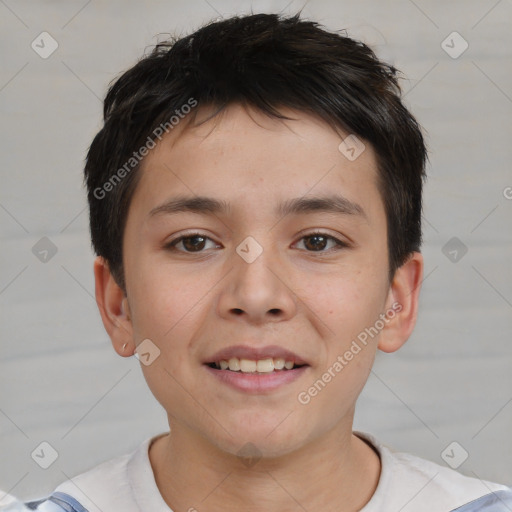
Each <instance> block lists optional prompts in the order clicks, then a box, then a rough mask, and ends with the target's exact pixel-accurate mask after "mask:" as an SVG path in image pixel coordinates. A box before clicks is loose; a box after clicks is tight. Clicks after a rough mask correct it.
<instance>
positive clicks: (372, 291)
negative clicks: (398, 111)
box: [95, 105, 422, 456]
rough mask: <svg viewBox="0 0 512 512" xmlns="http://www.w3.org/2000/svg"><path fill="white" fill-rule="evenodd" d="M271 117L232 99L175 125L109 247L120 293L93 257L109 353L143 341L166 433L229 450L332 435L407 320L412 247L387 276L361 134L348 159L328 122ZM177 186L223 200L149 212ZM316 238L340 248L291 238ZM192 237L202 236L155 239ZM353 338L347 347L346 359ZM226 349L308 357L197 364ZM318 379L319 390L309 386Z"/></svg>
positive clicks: (381, 217) (255, 355)
mask: <svg viewBox="0 0 512 512" xmlns="http://www.w3.org/2000/svg"><path fill="white" fill-rule="evenodd" d="M282 112H283V113H285V114H287V115H290V116H291V117H295V118H297V120H294V121H285V122H282V121H279V120H276V119H270V118H269V117H267V116H266V115H264V114H262V113H260V112H257V111H254V110H250V111H249V112H248V111H247V110H245V109H243V108H242V107H241V106H238V105H233V106H230V107H228V108H227V109H226V110H225V111H224V112H222V113H221V114H219V116H217V117H215V118H214V119H212V120H209V121H208V122H206V123H205V124H203V125H201V126H199V127H189V128H187V130H185V131H183V133H180V132H179V130H180V127H179V126H178V127H176V128H175V129H174V130H173V132H171V133H170V134H169V135H167V136H166V137H165V138H164V139H163V140H162V142H161V143H159V144H158V145H157V147H156V148H155V149H153V150H152V151H151V152H150V154H149V155H148V156H147V157H146V160H145V163H144V166H143V169H141V172H142V175H141V180H140V182H139V183H138V185H137V188H136V191H135V193H134V196H133V199H132V201H131V205H130V209H129V213H128V218H127V224H126V229H125V233H124V241H123V255H124V270H125V278H126V286H127V297H128V299H127V301H124V300H123V295H122V292H121V290H120V289H119V288H118V287H117V285H116V284H115V282H114V280H113V279H112V277H111V276H110V274H109V272H108V268H107V267H106V266H105V265H104V264H103V261H102V260H101V258H98V259H97V261H96V264H95V273H96V293H97V299H98V303H99V305H100V311H101V314H102V316H103V320H104V323H105V327H106V328H107V330H108V332H109V334H110V336H111V338H112V342H113V344H114V347H115V349H116V350H117V351H118V352H119V354H121V355H131V354H132V353H133V350H134V348H135V346H136V345H139V344H140V343H141V342H142V341H143V340H147V339H149V340H151V343H152V344H154V345H155V346H156V347H158V349H159V351H160V354H159V355H158V357H156V359H154V361H153V362H151V364H149V365H147V366H146V365H144V364H143V365H142V369H143V372H144V376H145V378H146V380H147V382H148V385H149V386H150V388H151V391H152V392H153V394H154V395H155V397H156V398H157V399H158V400H159V402H160V403H161V404H162V405H163V407H164V408H165V409H166V411H167V412H168V415H169V420H170V422H171V427H172V429H173V431H174V429H175V431H176V432H178V433H179V432H187V433H188V435H192V436H197V439H201V441H202V442H206V443H208V444H209V445H211V446H214V447H217V448H220V449H221V450H223V451H226V452H229V453H233V454H236V453H237V452H238V451H239V450H240V449H241V448H242V447H243V446H244V445H245V444H246V443H247V442H250V443H252V444H253V445H255V446H256V447H257V449H258V451H259V453H260V454H261V455H263V456H265V455H274V456H275V455H283V454H286V453H289V452H291V451H293V450H298V449H299V448H301V447H303V446H305V445H306V444H307V443H308V442H314V441H316V440H319V439H321V438H322V437H325V436H326V435H328V434H332V433H333V432H334V433H335V434H336V436H337V437H340V436H342V437H343V436H345V438H347V436H349V435H350V433H351V428H352V418H353V413H354V407H355V402H356V399H357V397H358V395H359V393H360V392H361V389H362V388H363V386H364V384H365V382H366V379H367V377H368V374H369V372H370V369H371V366H372V363H373V360H374V356H375V352H376V349H377V347H379V348H380V349H382V350H384V351H387V352H391V351H394V350H396V349H398V348H399V347H400V346H401V345H402V344H403V343H404V342H405V341H406V339H407V338H408V336H409V334H410V332H411V331H412V328H413V326H414V322H415V318H416V307H417V298H418V292H419V283H420V281H421V273H422V260H421V255H419V254H417V253H415V254H414V255H413V256H412V258H411V259H410V260H409V261H408V263H406V264H405V265H404V266H402V267H401V268H400V269H399V270H398V271H397V273H396V275H395V278H394V280H393V282H392V283H391V284H390V283H389V281H388V269H389V267H388V265H389V260H388V248H387V227H386V216H385V211H384V205H383V201H382V198H381V196H380V193H379V190H378V188H377V164H376V158H375V154H374V151H373V150H372V147H371V146H370V145H369V144H368V143H367V144H366V147H365V150H364V151H363V152H362V153H361V154H360V156H359V157H358V158H356V159H355V160H353V161H351V160H350V159H349V158H347V156H345V155H344V154H343V153H342V152H341V151H340V150H339V149H338V146H339V145H340V142H341V140H342V138H341V137H340V135H338V134H337V133H335V132H334V131H333V130H331V129H330V128H329V127H328V126H327V125H326V124H324V123H323V122H321V121H319V120H317V119H316V118H313V117H311V116H309V115H307V114H304V113H302V112H292V111H288V110H282ZM249 114H250V115H249ZM202 116H204V117H206V113H205V112H203V113H201V111H200V112H199V115H198V117H199V118H201V117H202ZM178 135H179V137H178ZM346 135H348V134H345V136H346ZM178 196H179V197H180V198H183V197H186V198H190V199H194V198H197V197H198V196H201V197H208V198H212V199H214V200H216V201H219V202H222V203H226V204H227V205H229V207H228V209H227V210H225V211H215V213H212V212H211V211H203V212H202V213H200V212H193V211H181V212H174V213H169V212H166V210H165V209H160V211H159V212H158V213H154V214H151V212H152V211H154V210H155V209H156V208H158V207H159V206H161V205H163V204H165V203H166V202H168V201H172V200H173V199H176V198H177V197H178ZM335 196H336V197H339V198H344V199H342V200H341V201H340V202H339V203H338V207H339V211H333V210H332V209H331V210H330V211H324V210H322V209H320V210H312V211H308V210H306V211H299V212H289V213H287V214H283V212H282V211H281V212H280V211H279V210H278V207H279V205H282V204H285V203H288V204H289V203H290V202H291V201H295V200H298V199H302V200H309V199H312V198H333V197H335ZM315 232H321V233H322V234H323V235H324V236H325V237H334V238H336V239H338V240H339V241H340V242H342V243H343V244H345V245H343V246H340V247H338V246H337V245H336V243H335V241H334V240H332V239H330V238H327V239H322V238H319V239H318V238H317V239H315V238H314V237H312V238H311V237H310V238H304V237H306V236H307V235H310V236H311V235H312V234H313V233H315ZM194 233H199V234H200V236H202V237H207V238H206V240H203V239H197V238H196V239H194V238H191V239H189V240H185V241H184V242H183V243H178V245H177V246H176V247H175V249H174V250H171V249H170V248H165V246H166V244H170V243H171V242H172V241H173V240H176V239H178V238H179V237H181V236H185V235H187V236H191V235H193V234H194ZM248 237H250V238H249V241H247V238H248ZM187 249H188V251H189V252H186V251H187ZM194 249H196V250H197V252H192V251H194ZM259 251H261V253H259ZM122 303H123V305H124V309H123V308H121V304H122ZM393 304H395V307H394V308H393ZM397 304H398V306H397ZM391 310H393V311H392V312H390V311H391ZM379 319H380V322H379ZM382 325H383V326H382ZM370 328H373V330H371V329H370ZM365 329H370V331H366V333H367V339H366V345H365V344H364V343H363V342H362V341H361V340H362V339H363V338H364V336H362V337H361V336H360V338H359V340H358V335H361V333H362V332H365ZM376 330H377V331H378V334H375V331H376ZM368 332H372V336H370V335H368ZM354 340H358V341H357V342H356V345H354V343H353V341H354ZM124 343H128V349H127V350H125V351H123V350H122V345H123V344H124ZM145 343H146V344H147V343H148V342H147V341H146V342H145ZM148 346H149V347H153V345H148ZM232 347H235V348H234V350H235V352H233V353H231V354H225V355H224V356H223V357H220V356H219V357H217V356H215V354H216V353H218V352H219V351H221V350H224V349H229V348H232ZM236 347H238V348H236ZM268 347H271V348H268ZM356 347H359V350H357V348H356ZM244 348H245V349H246V352H240V350H243V349H244ZM351 348H352V351H351V352H352V356H353V357H350V356H348V357H346V356H345V354H346V353H347V351H350V350H351ZM153 350H154V348H152V349H151V350H150V352H151V353H152V354H156V353H157V351H155V352H152V351H153ZM281 350H282V351H288V352H287V354H286V355H284V354H281V353H280V351H281ZM290 353H291V354H294V355H291V354H290ZM237 354H239V355H241V356H244V358H247V359H249V360H255V359H256V360H263V359H268V358H269V357H272V356H274V357H278V356H282V357H283V358H284V359H285V360H294V359H296V360H297V362H301V363H305V364H306V366H303V367H302V368H300V369H293V370H286V369H283V370H274V372H273V373H263V374H261V375H259V374H258V375H256V374H251V375H248V374H242V373H241V372H231V371H230V370H217V369H213V368H210V367H209V366H208V365H207V363H211V362H213V361H214V360H215V359H221V358H222V359H228V357H229V355H232V356H236V355H237ZM339 356H341V359H340V358H339ZM153 357H154V355H151V356H150V358H151V359H152V358H153ZM274 361H275V359H274ZM336 362H338V364H336ZM261 364H262V366H261V368H263V367H266V365H267V364H268V361H267V362H266V363H261ZM340 365H341V366H340ZM286 372H289V373H286ZM326 374H328V375H330V378H329V377H325V375H326ZM258 379H259V382H260V384H259V385H258ZM279 379H282V380H283V382H281V381H280V380H279ZM319 379H320V380H322V379H323V380H322V381H323V383H324V384H325V385H323V386H321V385H319V384H317V391H316V393H315V391H314V390H313V391H311V387H312V386H313V385H314V384H315V381H318V380H319ZM177 435H179V434H177Z"/></svg>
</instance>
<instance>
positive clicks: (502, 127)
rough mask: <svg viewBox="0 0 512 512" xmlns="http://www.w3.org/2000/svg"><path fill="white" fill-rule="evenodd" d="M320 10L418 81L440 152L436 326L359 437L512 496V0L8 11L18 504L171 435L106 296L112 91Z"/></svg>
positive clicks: (8, 245)
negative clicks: (94, 164)
mask: <svg viewBox="0 0 512 512" xmlns="http://www.w3.org/2000/svg"><path fill="white" fill-rule="evenodd" d="M304 5H305V7H304V10H303V16H305V17H308V18H311V19H314V20H317V21H319V22H321V23H322V24H324V25H326V26H327V27H328V28H331V29H336V30H338V29H344V28H345V29H347V30H348V33H349V35H351V36H353V37H356V38H360V39H362V40H363V41H365V42H367V43H369V44H370V45H372V46H373V47H374V49H375V50H376V52H377V53H378V55H379V56H380V57H382V58H384V59H385V60H388V61H389V62H392V63H394V64H395V65H396V66H397V67H398V68H399V69H401V70H402V71H403V72H404V74H405V76H406V77H407V79H406V80H404V81H403V84H402V85H403V88H404V93H405V102H406V104H407V105H408V106H409V107H410V108H411V109H412V111H413V112H414V114H415V115H416V116H417V118H418V120H419V121H420V123H421V124H422V125H423V126H424V128H425V129H426V131H427V132H428V143H429V147H430V149H431V153H430V165H429V169H428V172H429V181H428V184H427V186H426V191H425V228H424V229H425V244H424V250H423V252H424V256H425V261H426V268H425V280H424V283H423V290H422V295H421V303H420V307H421V313H420V316H419V321H418V325H417V328H416V330H415V332H414V334H413V336H412V337H411V339H410V340H409V341H408V343H407V344H406V345H405V346H404V347H403V348H402V349H401V350H400V351H399V352H397V353H394V354H384V353H379V354H378V357H377V361H376V365H375V367H374V371H373V373H372V374H371V376H370V379H369V381H368V384H367V386H366V388H365V390H364V392H363V394H362V396H361V398H360V401H359V405H358V409H357V413H356V421H355V428H356V429H359V430H364V431H368V432H371V433H373V434H374V435H375V436H376V437H377V438H378V439H379V440H381V441H382V442H384V443H386V444H388V445H389V446H392V447H394V448H395V449H398V450H403V451H407V452H411V453H413V454H416V455H419V456H421V457H424V458H427V459H430V460H433V461H435V462H437V463H439V464H443V465H444V464H445V462H444V460H443V458H442V457H441V453H442V452H443V450H444V449H445V448H446V447H447V446H448V445H449V444H450V443H451V442H453V441H457V442H458V443H459V444H460V446H461V447H463V449H465V450H466V451H467V452H468V453H469V457H468V459H467V460H466V461H465V462H464V463H463V464H462V465H461V466H460V467H459V471H461V472H462V473H464V474H467V475H470V476H477V477H480V478H482V479H487V480H493V481H499V482H501V483H506V484H508V485H512V464H510V461H511V460H512V438H511V436H510V432H512V428H511V427H512V403H511V402H512V372H511V364H510V363H511V360H512V340H511V333H512V275H511V264H510V259H511V256H512V250H511V249H512V230H511V229H510V226H511V219H512V200H510V199H507V197H506V196H507V195H508V197H512V189H510V188H507V187H512V174H511V171H510V169H511V166H510V165H511V162H512V153H511V147H512V144H511V142H510V137H511V135H512V130H511V121H510V120H511V119H512V85H511V78H512V66H511V65H510V64H511V48H512V30H511V28H512V26H511V21H512V2H511V1H505V0H502V1H496V0H489V1H487V0H482V1H453V2H446V1H441V0H439V1H437V0H430V1H420V0H417V1H416V2H413V1H410V0H403V1H392V2H377V1H343V2H340V1H328V0H316V1H315V0H310V1H309V2H307V3H305V2H304V1H303V2H295V1H292V2H290V3H288V2H286V1H256V0H254V1H252V3H251V2H250V1H249V0H247V1H239V2H234V1H227V0H208V1H205V0H190V1H187V2H176V1H169V0H168V1H153V0H152V1H146V2H140V1H139V2H136V1H120V0H117V1H110V2H107V1H100V0H96V1H95V0H92V1H89V2H87V1H86V0H77V1H66V2H64V1H41V2H36V1H16V2H15V1H14V0H0V40H1V45H2V46H1V59H2V65H1V69H0V111H1V126H0V140H1V145H2V162H1V173H2V175H1V192H0V223H1V227H2V250H1V251H0V268H1V276H0V304H1V312H0V315H1V316H0V329H1V363H0V386H1V387H0V432H1V437H0V466H1V468H0V489H2V490H4V491H9V492H10V493H11V494H15V495H17V496H19V497H21V498H24V499H29V498H33V497H37V496H41V495H45V494H46V493H49V492H50V491H51V490H53V488H54V487H55V486H56V485H57V484H58V483H60V482H61V481H63V480H65V479H66V478H67V477H69V476H73V475H75V474H77V473H78V472H81V471H84V470H86V469H88V468H89V467H92V466H93V465H96V464H98V463H99V462H101V461H103V460H106V459H108V458H111V457H113V456H116V455H119V454H123V453H126V452H127V451H129V450H132V449H134V448H135V447H136V446H137V445H138V444H139V443H140V442H141V441H142V440H143V439H145V438H146V437H149V436H151V435H154V434H156V433H159V432H163V431H165V430H166V429H167V423H166V417H165V415H164V412H163V410H161V408H160V406H159V405H158V404H157V402H156V400H155V399H154V398H153V397H152V395H151V394H150V392H149V390H148V389H147V387H146V384H145V382H144V380H143V377H142V373H141V371H140V368H139V366H138V365H139V363H138V361H137V359H135V358H131V359H124V358H121V357H119V356H117V355H116V354H115V352H114V351H113V349H112V348H111V345H110V340H109V338H108V336H107V334H106V332H105V331H104V329H103V325H102V323H101V320H100V316H99V313H98V311H97V306H96V303H95V300H94V281H93V271H92V263H93V254H92V251H91V249H90V243H89V238H88V224H87V222H88V216H87V209H86V197H85V190H84V189H83V188H82V174H81V173H82V165H83V159H84V157H85V153H86V150H87V148H88V145H89V144H90V142H91V141H92V138H93V136H94V134H95V133H96V132H97V130H98V129H99V128H100V121H101V108H102V105H101V98H102V97H103V95H104V94H105V92H106V87H107V84H108V82H109V81H110V80H112V79H113V78H114V77H116V76H117V75H118V74H119V73H120V72H121V71H123V70H125V69H126V68H128V67H129V66H131V65H132V64H134V63H135V61H136V60H137V59H138V58H139V57H140V56H141V55H142V54H143V52H144V50H145V49H147V50H148V51H149V49H150V46H151V45H153V44H155V43H156V42H157V38H156V37H155V35H156V34H164V35H163V36H159V39H163V38H164V37H166V36H165V34H166V33H167V34H168V33H178V34H180V33H181V34H185V33H187V32H188V31H190V30H191V29H195V28H198V27H199V26H200V25H201V24H202V23H203V22H205V21H207V20H209V19H211V18H212V17H219V16H227V15H230V14H234V13H243V12H250V10H251V7H252V10H253V11H254V12H265V11H266V12H271V11H280V10H284V11H285V12H287V13H295V12H297V11H298V10H299V9H300V8H301V7H302V6H304ZM43 31H47V32H49V33H50V34H51V35H52V37H53V38H55V40H56V41H57V42H58V45H59V46H58V48H57V50H56V51H55V52H54V53H53V54H52V55H51V56H50V57H48V58H47V59H43V58H41V57H40V56H39V55H38V54H37V53H36V52H35V51H34V50H33V49H32V48H31V42H32V41H33V40H35V39H36V38H37V37H38V36H39V34H40V33H41V32H43ZM453 31H457V32H458V33H459V34H460V35H461V36H462V37H463V38H464V40H466V41H467V42H468V44H469V47H468V49H467V50H466V51H465V52H464V53H463V54H462V55H460V56H459V57H458V58H452V57H451V56H449V55H448V54H447V53H446V52H445V50H444V49H443V47H442V46H441V44H442V42H443V40H445V39H446V38H447V36H448V35H449V34H451V33H452V32H453ZM38 40H39V39H38ZM452 41H453V42H452ZM461 43H462V40H460V39H458V36H455V39H453V36H452V37H451V38H449V39H448V40H447V43H445V44H448V45H450V46H453V48H452V49H451V50H450V51H452V53H453V52H455V51H458V50H460V49H461V48H462V46H461ZM43 237H48V238H49V239H50V240H51V242H52V243H53V244H54V245H55V247H56V249H57V252H56V254H55V255H53V256H52V255H51V252H50V253H49V254H48V256H47V261H46V262H43V261H40V259H39V258H38V257H36V254H34V252H36V253H37V251H34V252H33V247H34V245H35V244H36V243H38V241H40V239H41V238H43ZM452 237H457V240H455V241H454V242H453V241H452V242H451V244H452V245H450V244H449V245H448V246H447V247H446V244H447V243H448V242H449V240H450V239H452ZM39 243H40V244H44V243H45V242H39ZM46 243H47V242H46ZM461 244H464V246H465V247H467V249H468V251H467V253H466V254H464V255H463V256H462V257H461V255H462V252H463V251H462V250H461V248H462V247H463V246H462V245H461ZM36 247H39V246H36ZM443 248H445V249H444V252H443ZM453 250H456V251H457V258H456V261H452V260H453V258H454V257H455V253H453V252H452V254H450V252H449V251H453ZM40 256H41V255H40ZM42 441H47V442H49V443H50V444H51V445H52V446H53V447H54V448H55V449H56V450H57V452H58V455H59V457H58V459H57V460H56V461H55V463H54V464H52V465H51V466H50V467H49V468H48V469H46V470H44V469H42V468H40V467H39V466H38V465H37V464H36V463H35V462H34V460H33V459H32V458H31V455H30V454H31V453H32V452H33V450H34V449H35V448H36V447H37V446H38V445H39V444H40V443H41V442H42ZM461 450H462V448H459V447H456V449H455V451H454V456H455V457H460V456H461V454H462V451H461Z"/></svg>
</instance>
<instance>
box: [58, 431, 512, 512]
mask: <svg viewBox="0 0 512 512" xmlns="http://www.w3.org/2000/svg"><path fill="white" fill-rule="evenodd" d="M354 434H355V435H357V436H358V437H360V438H361V439H363V440H366V441H367V442H368V443H369V444H371V445H372V446H373V447H374V448H375V449H376V451H377V452H378V454H379V456H380V459H381V474H380V478H379V482H378V486H377V489H376V491H375V493H374V494H373V496H372V498H371V500H370V501H369V502H368V503H367V504H366V506H365V507H363V508H362V509H361V511H360V512H398V511H400V512H449V511H451V510H453V509H455V508H457V507H460V506H462V505H464V504H466V503H468V502H470V501H472V500H474V499H476V498H479V497H481V496H483V495H485V494H489V493H490V492H491V491H497V490H501V489H504V490H505V489H508V487H506V486H505V485H500V484H496V483H491V482H488V481H482V480H478V479H476V478H470V477H467V476H464V475H462V474H460V473H458V472H457V471H454V470H453V469H450V468H448V467H444V466H440V465H439V464H436V463H434V462H430V461H428V460H425V459H422V458H420V457H416V456H414V455H410V454H407V453H402V452H395V451H394V450H392V449H390V448H388V447H387V446H385V445H384V444H381V443H379V442H378V441H377V440H376V439H375V438H374V437H373V436H372V435H370V434H367V433H365V432H359V431H354ZM162 435H165V434H160V435H158V436H154V437H151V438H149V439H146V440H145V441H144V442H143V443H142V444H141V445H140V446H139V447H138V448H137V449H136V450H135V451H134V452H133V453H130V454H127V455H123V456H121V457H117V458H115V459H111V460H109V461H107V462H104V463H102V464H100V465H98V466H96V467H94V468H93V469H91V470H89V471H87V472H85V473H82V474H80V475H78V476H76V477H74V478H72V479H71V480H68V481H66V482H64V483H62V484H61V485H59V486H58V487H57V489H56V491H60V492H64V493H67V494H69V495H71V496H73V497H74V498H76V499H77V500H78V501H79V502H80V503H81V504H82V505H83V506H84V507H85V508H86V509H87V510H88V511H89V512H119V511H120V510H122V511H123V512H148V511H151V512H172V510H171V509H170V508H169V506H168V505H167V504H166V503H165V501H164V500H163V498H162V496H161V494H160V492H159V490H158V487H157V485H156V482H155V477H154V474H153V470H152V467H151V463H150V460H149V447H150V444H151V442H152V441H153V440H155V439H157V438H158V437H160V436H162ZM195 505H197V508H198V510H200V506H199V504H195ZM193 506H194V504H191V507H193Z"/></svg>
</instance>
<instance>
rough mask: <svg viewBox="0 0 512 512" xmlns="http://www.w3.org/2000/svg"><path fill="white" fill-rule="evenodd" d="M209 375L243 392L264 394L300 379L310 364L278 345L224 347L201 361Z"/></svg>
mask: <svg viewBox="0 0 512 512" xmlns="http://www.w3.org/2000/svg"><path fill="white" fill-rule="evenodd" d="M203 366H204V367H205V368H206V369H207V370H208V372H209V373H210V375H212V376H213V377H215V378H216V379H217V382H221V383H222V384H223V385H228V386H230V387H231V388H234V389H237V390H238V391H242V392H245V393H247V392H248V393H257V394H266V393H270V392H272V391H275V390H277V389H278V388H280V387H282V386H284V385H286V384H289V383H291V382H293V381H295V380H296V379H299V378H300V377H301V376H302V375H303V374H304V373H305V372H306V371H307V369H308V368H309V367H310V365H309V364H308V363H307V362H306V361H305V360H304V359H302V358H301V357H300V356H298V355H297V354H295V353H293V352H291V351H289V350H286V349H284V348H282V347H279V346H277V345H272V346H266V347H260V348H255V347H250V346H246V345H238V346H234V347H228V348H225V349H223V350H221V351H219V352H217V353H216V354H214V355H212V356H211V357H210V358H209V359H207V360H205V361H204V362H203Z"/></svg>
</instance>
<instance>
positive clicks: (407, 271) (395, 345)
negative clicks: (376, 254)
mask: <svg viewBox="0 0 512 512" xmlns="http://www.w3.org/2000/svg"><path fill="white" fill-rule="evenodd" d="M422 279H423V256H422V255H421V253H419V252H414V253H412V254H411V256H410V257H409V259H408V260H407V261H406V262H405V263H404V264H403V265H402V266H401V267H400V268H398V269H397V270H396V272H395V275H394V276H393V281H392V282H391V285H390V287H389V293H388V298H387V302H386V308H387V311H391V310H393V315H391V314H390V315H389V319H388V322H387V324H386V326H385V327H384V329H383V330H382V331H381V333H380V338H379V343H378V345H377V347H378V348H379V349H380V350H382V351H383V352H395V351H396V350H398V349H399V348H400V347H401V346H402V345H403V344H404V343H405V342H406V341H407V340H408V339H409V336H410V335H411V333H412V331H413V329H414V326H415V325H416V318H417V314H418V302H419V294H420V288H421V281H422Z"/></svg>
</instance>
